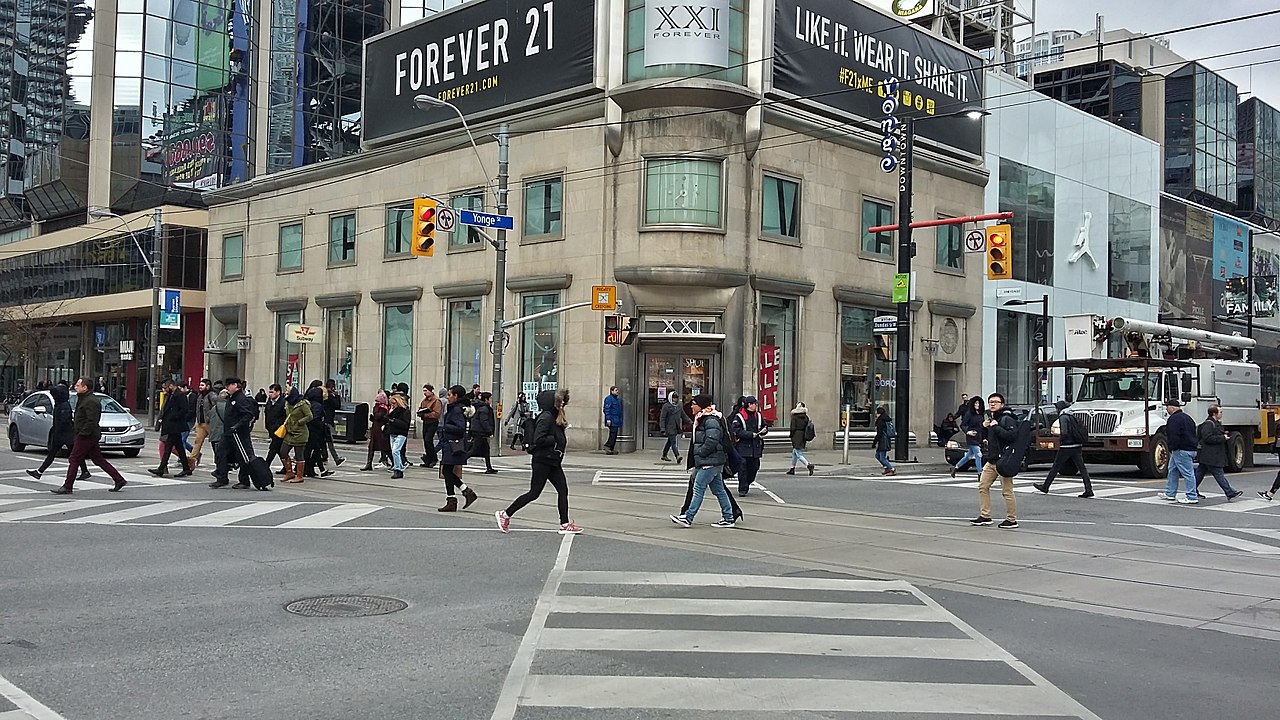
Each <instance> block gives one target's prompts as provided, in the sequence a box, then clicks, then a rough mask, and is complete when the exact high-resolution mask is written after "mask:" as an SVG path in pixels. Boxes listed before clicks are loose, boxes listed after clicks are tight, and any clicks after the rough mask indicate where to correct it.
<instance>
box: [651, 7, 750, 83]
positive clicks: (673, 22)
mask: <svg viewBox="0 0 1280 720" xmlns="http://www.w3.org/2000/svg"><path fill="white" fill-rule="evenodd" d="M654 65H711V66H713V67H721V68H722V67H729V0H695V2H692V3H689V4H684V3H677V2H674V1H673V0H645V3H644V66H645V67H653V66H654Z"/></svg>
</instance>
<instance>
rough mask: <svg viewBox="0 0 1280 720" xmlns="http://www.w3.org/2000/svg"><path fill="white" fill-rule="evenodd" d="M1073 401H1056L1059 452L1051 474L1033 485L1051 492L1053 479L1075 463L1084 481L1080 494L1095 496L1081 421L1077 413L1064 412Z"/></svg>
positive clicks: (1087, 496) (1043, 490) (1086, 496)
mask: <svg viewBox="0 0 1280 720" xmlns="http://www.w3.org/2000/svg"><path fill="white" fill-rule="evenodd" d="M1070 406H1071V403H1069V402H1067V401H1066V400H1059V401H1058V402H1056V403H1054V407H1056V408H1057V409H1058V454H1057V455H1055V456H1054V458H1053V467H1052V468H1050V469H1049V474H1048V475H1047V476H1045V479H1044V482H1043V483H1033V484H1032V486H1031V487H1034V488H1035V489H1037V490H1039V491H1040V492H1042V493H1045V494H1048V493H1049V486H1050V485H1053V479H1054V478H1056V477H1058V473H1060V472H1062V471H1063V470H1064V469H1066V468H1067V467H1068V465H1074V466H1075V468H1076V472H1078V473H1080V479H1081V480H1083V481H1084V492H1083V493H1081V494H1080V497H1082V498H1091V497H1093V483H1091V482H1089V468H1087V467H1085V466H1084V443H1083V442H1081V440H1080V437H1081V436H1082V434H1083V433H1081V432H1080V427H1081V426H1080V425H1079V423H1080V421H1079V420H1077V419H1076V416H1075V415H1072V414H1071V413H1069V412H1064V411H1065V410H1066V409H1067V408H1068V407H1070Z"/></svg>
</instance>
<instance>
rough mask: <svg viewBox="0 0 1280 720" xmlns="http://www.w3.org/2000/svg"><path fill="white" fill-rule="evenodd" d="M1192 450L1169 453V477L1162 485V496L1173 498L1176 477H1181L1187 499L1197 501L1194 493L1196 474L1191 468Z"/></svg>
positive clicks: (1198, 496)
mask: <svg viewBox="0 0 1280 720" xmlns="http://www.w3.org/2000/svg"><path fill="white" fill-rule="evenodd" d="M1194 455H1195V451H1194V450H1174V451H1173V452H1171V453H1169V477H1168V479H1167V480H1166V482H1165V485H1164V494H1165V495H1168V496H1170V497H1173V496H1175V495H1177V494H1178V477H1179V476H1181V477H1182V479H1183V480H1184V481H1185V483H1186V486H1187V499H1188V500H1198V499H1199V498H1200V495H1199V494H1198V493H1197V492H1196V474H1195V471H1194V470H1192V468H1191V458H1192V457H1193V456H1194Z"/></svg>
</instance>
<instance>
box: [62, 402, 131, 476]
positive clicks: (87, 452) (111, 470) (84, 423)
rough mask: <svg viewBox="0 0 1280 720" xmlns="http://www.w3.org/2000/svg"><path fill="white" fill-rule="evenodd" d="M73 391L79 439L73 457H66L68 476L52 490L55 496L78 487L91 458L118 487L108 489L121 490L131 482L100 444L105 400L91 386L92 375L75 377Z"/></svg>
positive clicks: (76, 429)
mask: <svg viewBox="0 0 1280 720" xmlns="http://www.w3.org/2000/svg"><path fill="white" fill-rule="evenodd" d="M74 390H75V391H76V411H75V415H74V416H73V418H72V421H71V426H72V429H73V430H74V432H75V434H76V438H75V442H74V443H73V444H72V446H71V457H70V458H68V459H67V478H66V480H65V481H64V482H63V484H62V486H61V487H56V488H54V489H53V490H51V491H50V492H52V493H53V494H54V495H70V494H71V491H72V488H73V487H74V486H75V482H76V473H77V472H78V471H79V469H80V467H81V465H83V464H84V461H85V460H92V461H93V464H94V465H97V466H98V467H100V468H102V469H103V471H104V472H106V473H107V475H108V476H109V477H110V478H111V479H112V480H113V481H114V482H115V486H114V487H112V488H110V489H109V490H108V491H107V492H120V489H121V488H123V487H124V486H125V485H127V484H128V483H127V482H126V481H125V479H124V476H123V475H121V474H120V471H119V470H116V469H115V467H114V466H113V465H112V464H111V463H109V462H107V459H106V458H105V457H103V456H102V448H101V447H100V446H99V445H98V442H99V441H100V440H101V439H102V425H101V423H102V401H101V400H99V399H98V396H97V395H94V394H93V391H92V390H91V389H90V385H89V378H84V377H82V378H80V379H78V380H76V384H75V387H74Z"/></svg>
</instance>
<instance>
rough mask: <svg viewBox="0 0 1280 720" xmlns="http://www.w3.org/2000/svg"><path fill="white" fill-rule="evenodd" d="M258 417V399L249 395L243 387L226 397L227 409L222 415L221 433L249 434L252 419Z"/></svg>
mask: <svg viewBox="0 0 1280 720" xmlns="http://www.w3.org/2000/svg"><path fill="white" fill-rule="evenodd" d="M257 419H258V401H257V400H254V399H253V398H251V397H249V395H248V393H246V392H245V391H244V390H243V389H240V390H237V391H236V394H235V395H232V396H231V397H229V398H227V409H226V410H225V411H224V413H223V415H222V434H223V435H224V436H230V435H240V436H241V437H244V436H246V435H248V434H249V430H250V428H252V427H253V421H254V420H257Z"/></svg>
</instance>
